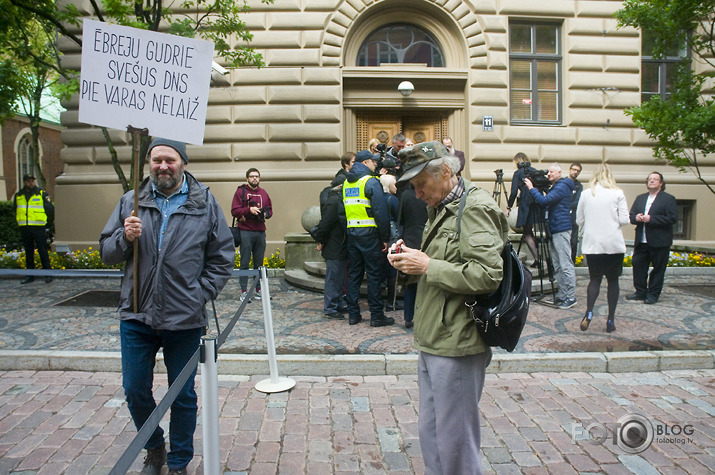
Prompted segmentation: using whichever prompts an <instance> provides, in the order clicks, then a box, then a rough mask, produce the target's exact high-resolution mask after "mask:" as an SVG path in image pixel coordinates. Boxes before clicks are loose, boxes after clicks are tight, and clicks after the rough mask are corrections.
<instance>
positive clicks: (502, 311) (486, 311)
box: [457, 188, 531, 352]
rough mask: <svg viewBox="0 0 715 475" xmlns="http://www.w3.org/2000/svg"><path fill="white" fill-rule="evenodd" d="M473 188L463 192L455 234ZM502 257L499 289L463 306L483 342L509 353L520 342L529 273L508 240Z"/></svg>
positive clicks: (525, 312)
mask: <svg viewBox="0 0 715 475" xmlns="http://www.w3.org/2000/svg"><path fill="white" fill-rule="evenodd" d="M473 189H474V188H472V189H470V190H468V191H465V192H464V194H463V195H462V199H461V202H460V204H459V213H458V214H457V233H459V232H460V229H461V219H462V209H463V208H464V205H465V203H466V197H467V194H468V193H469V191H471V190H473ZM460 237H461V235H460ZM501 257H502V259H503V260H504V277H503V279H502V281H501V283H500V284H499V288H498V289H497V290H495V291H494V292H492V293H490V294H482V295H474V296H471V297H470V298H468V299H467V301H466V302H465V305H467V306H468V307H469V308H470V310H471V314H472V318H474V322H475V324H476V325H477V331H478V332H479V334H480V335H481V337H482V339H483V340H484V342H485V343H486V344H487V345H489V346H498V347H501V348H504V349H505V350H507V351H509V352H511V351H514V348H516V344H517V343H518V342H519V337H520V336H521V332H522V330H523V329H524V325H525V324H526V317H527V315H528V313H529V298H530V296H531V272H530V271H529V270H528V269H527V268H525V267H524V265H523V264H522V263H521V261H520V260H519V256H518V255H517V254H516V251H515V250H514V247H513V246H512V245H511V243H510V242H509V241H507V242H506V244H504V249H503V250H502V253H501Z"/></svg>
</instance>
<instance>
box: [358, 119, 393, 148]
mask: <svg viewBox="0 0 715 475" xmlns="http://www.w3.org/2000/svg"><path fill="white" fill-rule="evenodd" d="M401 128H402V124H401V123H400V120H399V119H395V120H393V121H377V122H368V123H367V140H368V141H370V140H371V139H373V138H376V139H377V140H379V141H380V142H382V143H384V144H387V146H388V147H391V146H392V137H394V136H395V135H396V134H398V133H399V132H400V129H401ZM363 147H367V142H366V143H365V144H364V145H363Z"/></svg>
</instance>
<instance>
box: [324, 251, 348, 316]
mask: <svg viewBox="0 0 715 475" xmlns="http://www.w3.org/2000/svg"><path fill="white" fill-rule="evenodd" d="M347 266H348V261H347V260H341V259H325V292H324V295H323V313H325V314H333V313H338V309H339V308H340V306H341V305H340V303H341V300H342V297H343V289H344V288H345V272H346V270H347Z"/></svg>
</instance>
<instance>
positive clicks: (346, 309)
mask: <svg viewBox="0 0 715 475" xmlns="http://www.w3.org/2000/svg"><path fill="white" fill-rule="evenodd" d="M338 312H339V313H348V307H347V305H346V306H345V307H338Z"/></svg>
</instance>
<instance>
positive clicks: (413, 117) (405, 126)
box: [356, 111, 447, 150]
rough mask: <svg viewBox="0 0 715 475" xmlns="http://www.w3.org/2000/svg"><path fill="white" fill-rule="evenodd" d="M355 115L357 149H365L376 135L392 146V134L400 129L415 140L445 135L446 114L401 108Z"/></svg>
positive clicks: (439, 137) (438, 138)
mask: <svg viewBox="0 0 715 475" xmlns="http://www.w3.org/2000/svg"><path fill="white" fill-rule="evenodd" d="M356 115H357V149H358V150H364V149H366V148H367V143H368V142H369V141H370V139H372V138H378V139H379V140H380V141H381V142H383V143H386V144H387V146H388V147H389V146H391V145H392V137H394V136H395V134H397V133H398V132H401V133H402V134H404V135H405V137H408V138H411V139H412V140H413V141H414V142H415V143H419V142H426V141H429V140H440V139H441V138H442V137H446V136H447V114H446V113H444V114H441V113H440V112H435V111H430V112H428V113H420V112H412V113H409V114H408V113H405V112H402V111H395V112H369V111H364V112H361V113H358V114H356Z"/></svg>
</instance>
